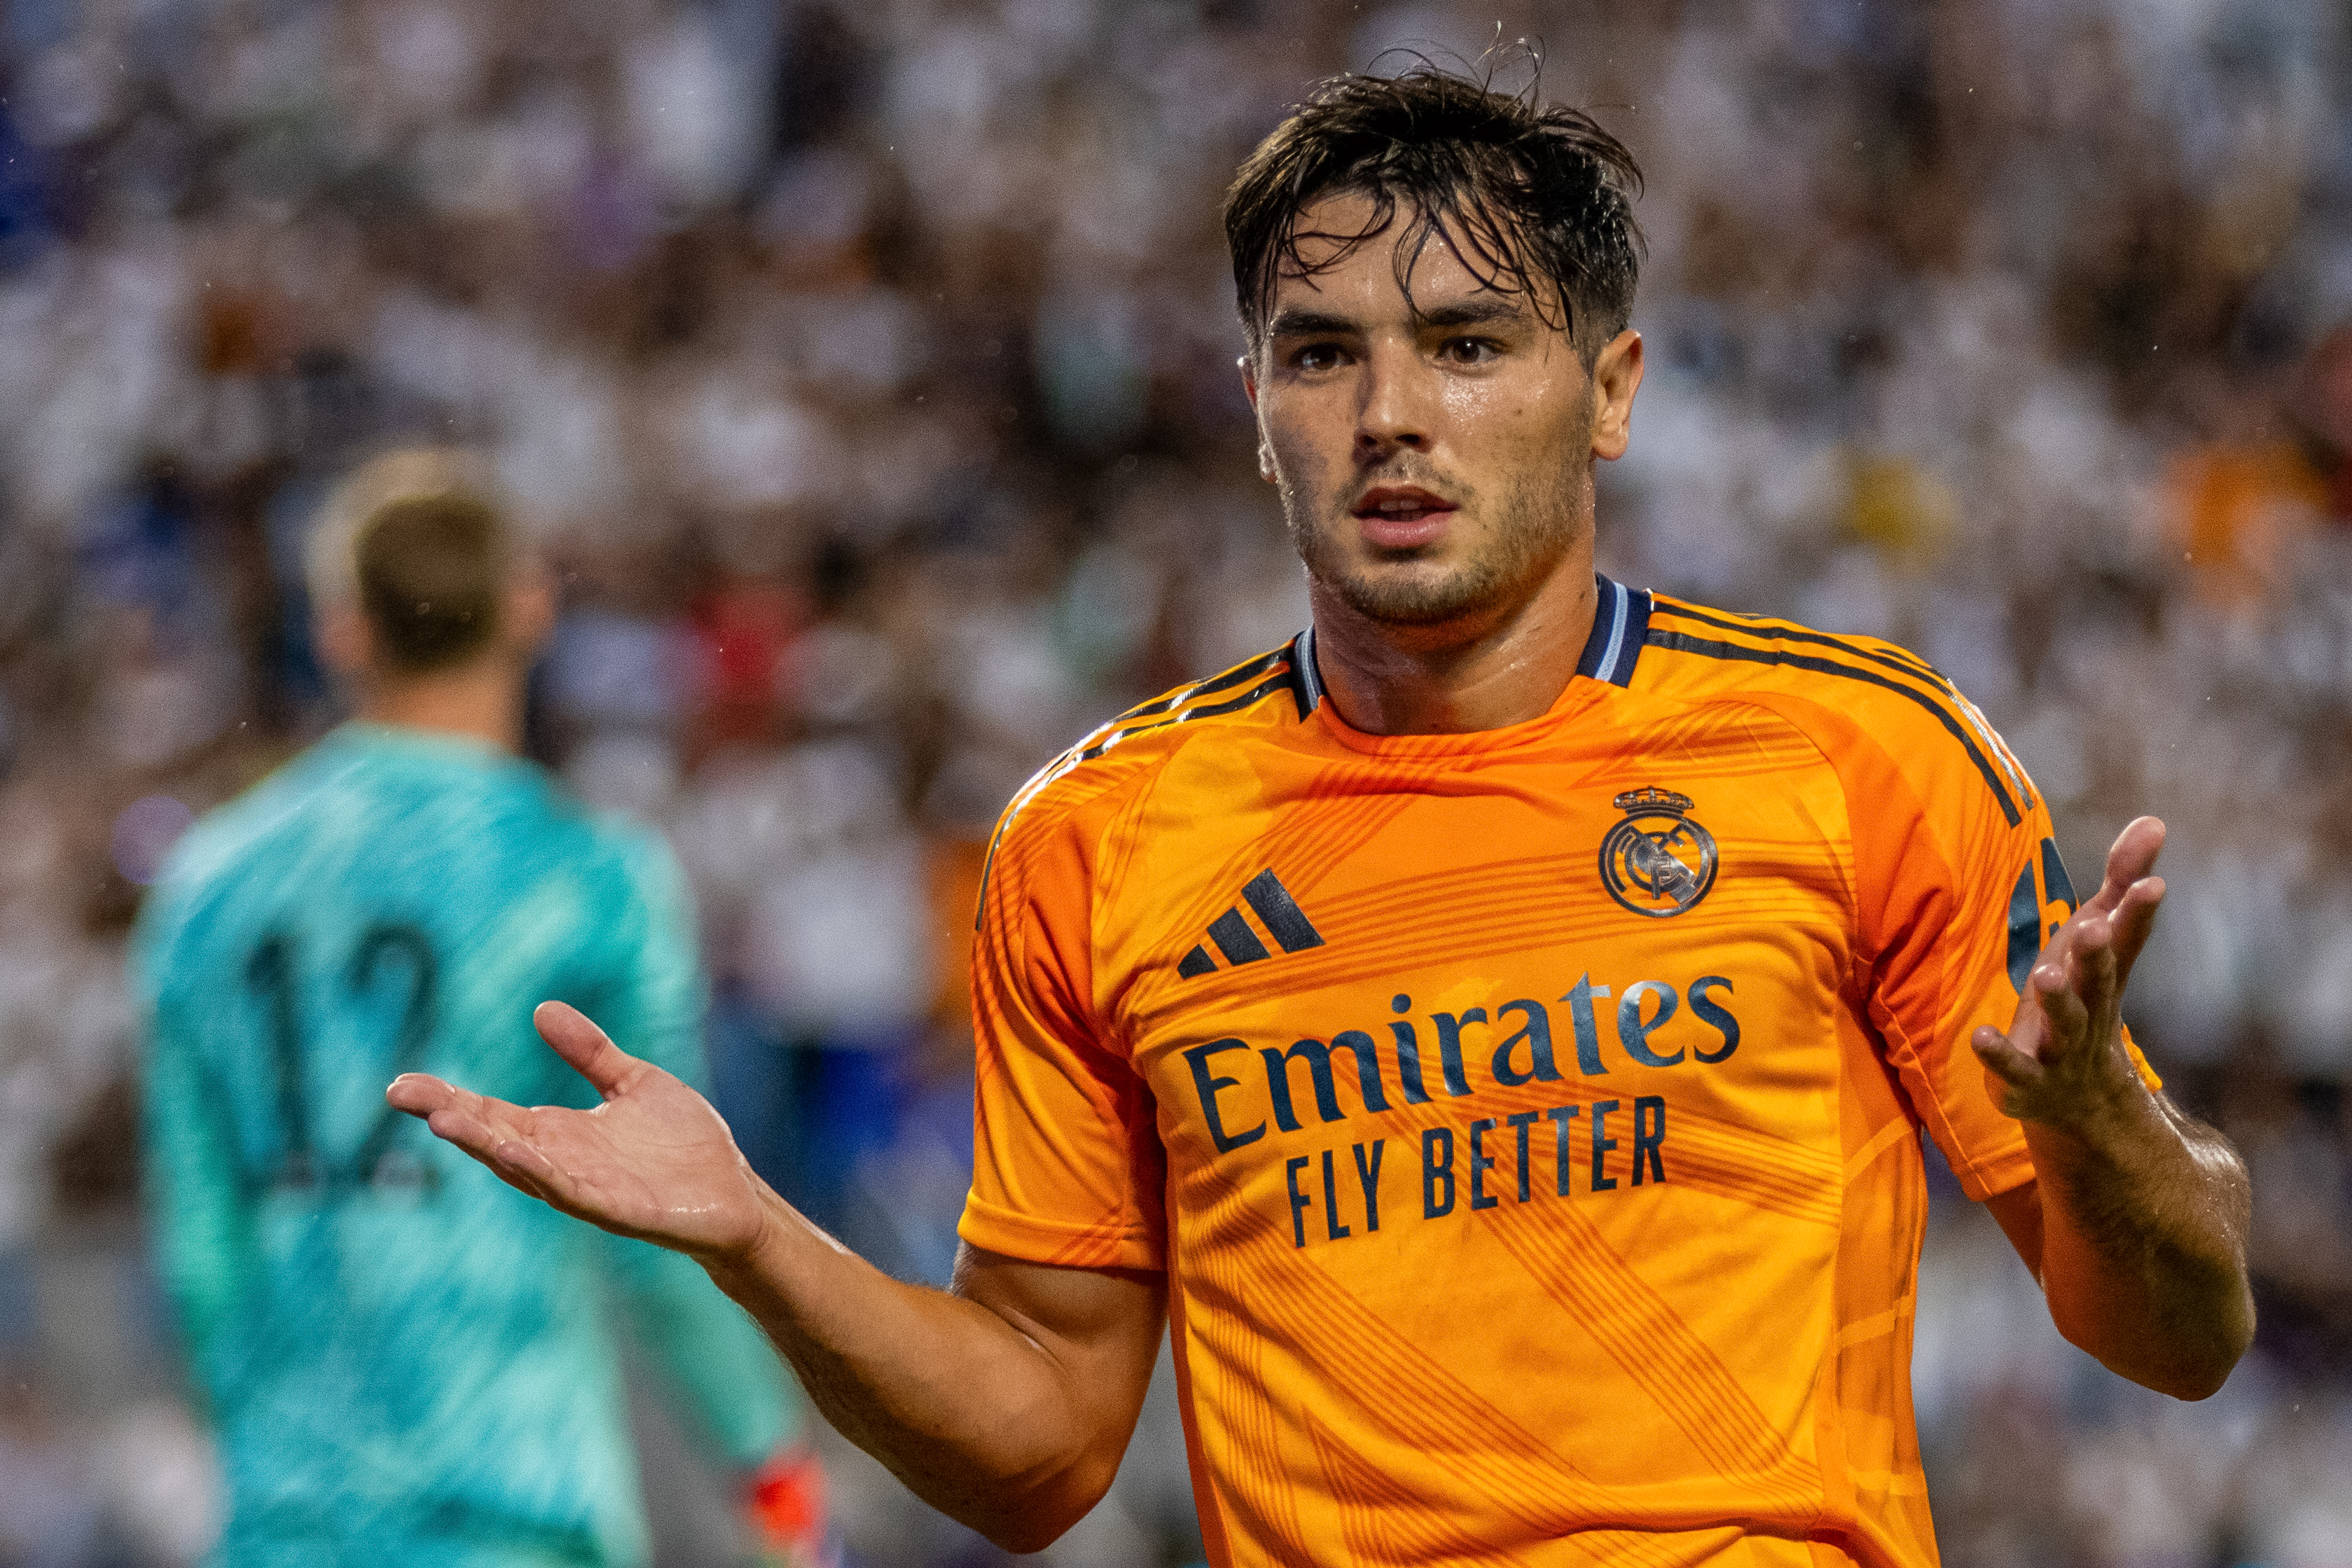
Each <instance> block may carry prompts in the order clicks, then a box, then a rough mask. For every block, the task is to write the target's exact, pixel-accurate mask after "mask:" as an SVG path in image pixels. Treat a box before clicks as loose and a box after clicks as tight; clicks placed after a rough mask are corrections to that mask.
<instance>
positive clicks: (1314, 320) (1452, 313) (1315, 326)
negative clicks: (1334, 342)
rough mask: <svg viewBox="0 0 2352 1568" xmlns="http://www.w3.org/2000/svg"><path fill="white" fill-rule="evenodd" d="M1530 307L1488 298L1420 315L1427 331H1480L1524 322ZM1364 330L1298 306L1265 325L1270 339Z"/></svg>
mask: <svg viewBox="0 0 2352 1568" xmlns="http://www.w3.org/2000/svg"><path fill="white" fill-rule="evenodd" d="M1527 314H1528V311H1527V307H1526V306H1525V305H1523V304H1521V303H1519V302H1518V301H1517V300H1516V299H1512V298H1502V297H1498V296H1495V295H1485V296H1479V297H1474V298H1468V299H1464V300H1459V301H1456V302H1454V303H1452V304H1446V305H1440V306H1437V307H1435V308H1432V309H1428V310H1423V311H1421V312H1420V313H1419V315H1420V320H1421V324H1422V325H1423V326H1424V327H1436V328H1440V329H1444V328H1448V327H1477V326H1484V325H1486V324H1487V323H1490V322H1497V321H1521V320H1524V319H1527ZM1363 329H1364V328H1363V323H1361V322H1360V321H1357V320H1355V319H1351V318H1349V317H1346V316H1335V315H1332V314H1331V313H1329V312H1328V311H1323V310H1305V309H1300V308H1297V306H1288V307H1285V308H1283V309H1280V310H1277V311H1276V312H1275V316H1274V319H1273V320H1271V321H1269V322H1267V323H1266V327H1265V332H1266V336H1267V337H1269V338H1311V337H1343V336H1346V335H1349V334H1350V333H1356V332H1360V331H1362V330H1363Z"/></svg>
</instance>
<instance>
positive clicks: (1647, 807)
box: [1609, 785, 1691, 812]
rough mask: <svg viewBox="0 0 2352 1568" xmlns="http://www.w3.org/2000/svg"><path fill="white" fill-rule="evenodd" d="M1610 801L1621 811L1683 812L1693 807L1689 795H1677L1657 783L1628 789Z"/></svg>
mask: <svg viewBox="0 0 2352 1568" xmlns="http://www.w3.org/2000/svg"><path fill="white" fill-rule="evenodd" d="M1609 803H1610V804H1611V805H1612V806H1614V807H1616V808H1617V809H1618V810H1621V811H1675V812H1682V811H1687V810H1690V809H1691V798H1690V797H1689V796H1687V795H1677V794H1675V792H1674V791H1673V790H1672V789H1659V788H1657V787H1656V786H1655V785H1644V786H1643V788H1641V789H1628V790H1626V791H1625V792H1624V793H1623V794H1622V795H1620V796H1618V797H1617V798H1616V799H1615V800H1612V801H1610V802H1609Z"/></svg>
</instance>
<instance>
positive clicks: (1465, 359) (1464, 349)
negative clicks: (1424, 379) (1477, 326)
mask: <svg viewBox="0 0 2352 1568" xmlns="http://www.w3.org/2000/svg"><path fill="white" fill-rule="evenodd" d="M1502 351H1503V346H1502V345H1501V344H1500V343H1497V342H1496V341H1495V340H1493V339H1492V338H1448V339H1446V340H1445V341H1444V343H1442V344H1440V345H1439V346H1438V350H1437V356H1438V358H1440V359H1442V360H1444V361H1445V362H1446V363H1448V364H1453V365H1484V364H1490V363H1492V362H1493V361H1495V360H1496V358H1498V357H1499V356H1500V355H1501V354H1502Z"/></svg>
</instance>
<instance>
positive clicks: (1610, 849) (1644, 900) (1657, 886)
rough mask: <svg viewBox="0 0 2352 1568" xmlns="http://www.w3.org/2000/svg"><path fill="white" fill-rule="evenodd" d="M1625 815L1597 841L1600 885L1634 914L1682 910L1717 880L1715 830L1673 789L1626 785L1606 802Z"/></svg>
mask: <svg viewBox="0 0 2352 1568" xmlns="http://www.w3.org/2000/svg"><path fill="white" fill-rule="evenodd" d="M1610 804H1611V805H1612V806H1614V807H1616V808H1617V809H1618V810H1621V811H1622V812H1624V813H1625V820H1624V821H1622V822H1620V823H1618V824H1617V825H1616V826H1615V827H1613V828H1612V829H1610V830H1609V836H1608V837H1607V838H1605V839H1603V840H1601V886H1603V887H1605V888H1607V889H1608V890H1609V896H1610V897H1612V898H1613V899H1615V900H1616V901H1617V902H1618V903H1619V904H1623V905H1624V906H1625V907H1626V908H1627V909H1630V910H1632V911H1633V913H1634V914H1636V915H1648V916H1650V917H1651V918H1652V919H1654V920H1664V919H1666V918H1667V917H1668V916H1670V915H1680V914H1681V913H1682V912H1683V911H1684V910H1685V909H1688V908H1689V907H1690V906H1691V905H1693V904H1696V903H1697V902H1698V901H1699V900H1700V899H1702V898H1705V897H1706V892H1707V889H1709V888H1711V887H1713V886H1714V885H1715V866H1716V853H1715V835H1714V834H1713V833H1710V832H1708V831H1706V829H1705V828H1703V827H1701V826H1699V824H1698V823H1697V822H1696V821H1693V820H1692V819H1691V817H1690V814H1689V813H1690V809H1691V800H1690V797H1689V796H1687V795H1677V794H1675V792H1674V791H1673V790H1671V789H1628V790H1626V791H1625V793H1623V794H1622V795H1620V796H1618V797H1617V798H1616V799H1615V800H1612V801H1611V802H1610Z"/></svg>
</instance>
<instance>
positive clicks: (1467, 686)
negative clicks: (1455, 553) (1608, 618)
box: [1308, 534, 1599, 735]
mask: <svg viewBox="0 0 2352 1568" xmlns="http://www.w3.org/2000/svg"><path fill="white" fill-rule="evenodd" d="M1585 537H1586V541H1587V542H1586V544H1585V548H1583V549H1570V550H1568V551H1565V552H1564V553H1563V555H1562V557H1561V559H1559V561H1558V562H1556V563H1555V564H1554V565H1553V566H1552V568H1551V569H1550V570H1549V571H1548V572H1547V573H1545V575H1544V577H1543V578H1542V579H1541V580H1539V581H1538V582H1537V583H1536V585H1535V586H1534V588H1533V589H1532V590H1531V591H1528V592H1527V593H1524V594H1522V595H1519V596H1517V597H1516V598H1514V599H1513V600H1512V601H1510V602H1508V603H1507V604H1504V605H1501V606H1497V607H1494V608H1490V609H1488V610H1486V611H1485V612H1481V613H1479V614H1477V615H1475V616H1465V617H1463V618H1461V619H1459V620H1456V621H1448V622H1437V623H1434V624H1432V625H1426V626H1399V625H1394V624H1391V623H1388V622H1379V621H1374V620H1372V619H1370V617H1368V616H1365V615H1363V614H1362V613H1360V612H1358V611H1356V610H1355V609H1353V608H1352V607H1350V606H1349V605H1348V604H1347V603H1346V601H1343V600H1341V599H1340V598H1339V595H1338V594H1336V593H1334V592H1332V591H1330V590H1329V589H1328V588H1327V587H1326V586H1325V585H1324V584H1322V583H1320V582H1311V583H1310V584H1309V589H1308V593H1309V598H1310V600H1311V601H1312V603H1313V605H1314V610H1315V656H1316V665H1317V669H1318V674H1320V675H1321V677H1322V680H1323V685H1324V690H1325V693H1326V695H1327V697H1328V700H1329V701H1330V702H1331V704H1332V705H1333V706H1334V707H1335V708H1336V709H1337V710H1338V712H1339V716H1340V717H1341V718H1342V719H1344V720H1346V721H1347V722H1348V724H1349V726H1351V727H1354V728H1356V729H1360V730H1362V731H1363V732H1365V733H1366V734H1368V735H1463V734H1467V733H1470V732H1472V731H1474V730H1481V729H1500V728H1502V727H1505V726H1507V725H1514V724H1523V723H1525V722H1526V721H1528V719H1531V718H1538V717H1540V716H1543V715H1544V714H1545V713H1547V712H1549V710H1550V708H1551V705H1552V704H1553V703H1555V702H1557V701H1558V700H1559V694H1560V693H1561V691H1562V690H1564V689H1565V688H1566V687H1567V685H1568V683H1569V679H1570V676H1572V675H1574V674H1576V663H1577V660H1578V659H1579V658H1580V657H1581V656H1582V655H1583V653H1584V643H1585V639H1586V638H1587V637H1589V636H1590V635H1591V632H1592V617H1593V612H1594V610H1595V608H1596V606H1597V604H1598V601H1599V596H1598V594H1597V593H1596V591H1595V590H1594V587H1593V581H1592V549H1591V543H1590V540H1591V535H1590V534H1587V535H1586V536H1585Z"/></svg>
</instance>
